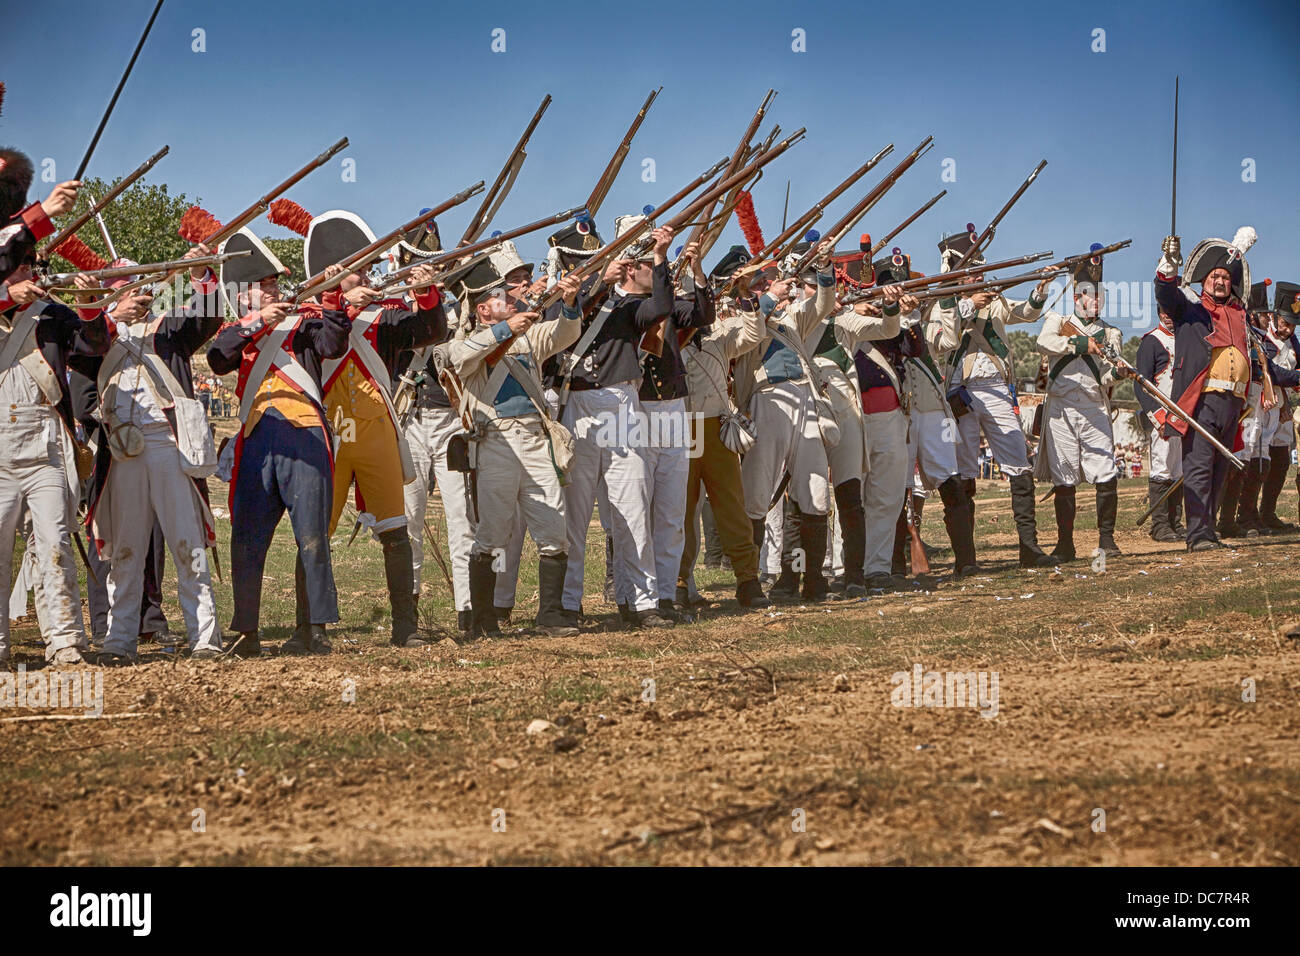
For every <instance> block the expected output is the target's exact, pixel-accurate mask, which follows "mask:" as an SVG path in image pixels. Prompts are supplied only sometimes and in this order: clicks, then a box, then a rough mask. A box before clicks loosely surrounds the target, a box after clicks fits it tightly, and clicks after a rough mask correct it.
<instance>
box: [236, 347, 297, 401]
mask: <svg viewBox="0 0 1300 956" xmlns="http://www.w3.org/2000/svg"><path fill="white" fill-rule="evenodd" d="M294 324H295V326H296V325H297V323H294ZM292 331H293V328H290V327H286V326H285V325H283V324H282V325H280V327H279V328H277V329H275V330H273V331H272V332H271V333H270V334H269V335H267V337H266V339H265V341H263V342H262V347H261V348H260V349H259V350H258V353H257V361H255V362H254V363H253V367H252V368H251V369H250V370H249V372H248V378H247V379H245V380H244V393H243V394H242V395H240V396H239V423H240V424H241V425H242V424H244V423H245V422H247V421H248V413H249V412H251V411H252V410H253V398H254V396H256V395H257V392H258V390H259V389H260V388H261V387H262V382H264V381H265V380H266V373H267V372H269V371H270V370H271V363H272V362H274V361H275V358H276V355H277V354H278V353H279V352H280V351H281V350H283V348H284V343H285V340H286V339H288V338H289V333H290V332H292Z"/></svg>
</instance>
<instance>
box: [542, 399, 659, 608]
mask: <svg viewBox="0 0 1300 956" xmlns="http://www.w3.org/2000/svg"><path fill="white" fill-rule="evenodd" d="M637 390H638V383H636V382H624V383H620V384H616V385H611V386H608V387H606V388H595V389H587V390H584V391H579V392H571V393H570V395H569V403H568V405H567V406H566V407H565V409H564V418H563V424H564V425H565V426H566V427H567V428H568V429H569V430H570V431H571V432H573V438H574V456H573V467H572V470H571V471H570V473H569V484H568V485H567V486H566V487H565V489H564V506H565V515H566V520H567V523H568V553H569V563H568V571H567V573H566V574H565V577H564V606H565V608H567V609H568V610H570V611H576V610H578V608H579V606H580V605H581V604H582V590H583V582H584V570H585V563H586V562H585V559H586V554H587V528H588V527H589V526H590V524H591V514H592V509H593V508H594V507H595V504H596V486H597V485H598V484H599V483H600V482H601V481H602V480H603V482H604V484H605V489H606V492H607V494H608V496H609V505H610V508H609V514H608V520H609V523H610V535H611V537H612V538H613V544H614V560H615V562H616V563H617V564H616V567H617V566H621V567H622V569H623V571H624V573H625V580H626V582H627V586H628V588H629V589H630V590H631V592H632V593H631V595H630V603H631V605H632V607H633V609H634V610H637V611H645V610H649V609H651V608H654V607H657V606H658V591H659V589H658V587H657V585H656V583H655V555H654V541H653V539H652V538H651V535H650V524H649V514H650V486H649V480H648V478H647V474H646V460H645V449H644V448H643V447H630V445H631V444H634V443H632V442H629V444H627V445H625V444H621V441H622V437H621V436H630V435H631V434H632V430H633V429H635V428H637V425H636V424H634V423H635V422H640V421H644V414H643V412H642V410H641V400H640V398H638V396H637ZM635 444H643V442H636V443H635ZM683 510H684V509H683ZM679 560H680V557H679ZM672 574H673V583H674V586H675V585H676V578H677V569H676V568H674V569H673V572H672ZM615 576H616V578H617V577H618V573H617V570H616V574H615Z"/></svg>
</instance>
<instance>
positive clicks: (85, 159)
mask: <svg viewBox="0 0 1300 956" xmlns="http://www.w3.org/2000/svg"><path fill="white" fill-rule="evenodd" d="M162 5H163V0H158V5H157V6H155V7H154V8H153V13H152V14H150V16H149V22H148V23H146V24H145V27H144V33H142V34H140V42H139V43H137V44H136V45H135V52H134V53H132V54H131V59H130V60H129V61H127V64H126V72H124V73H123V74H122V79H120V80H118V81H117V89H115V90H114V91H113V98H112V99H111V100H109V101H108V109H106V110H104V115H103V116H102V117H101V118H100V120H99V126H98V127H96V129H95V135H94V136H92V137H91V138H90V145H89V146H87V147H86V154H85V155H84V156H82V157H81V165H80V166H78V167H77V172H76V174H75V175H74V176H73V177H72V178H73V179H74V180H79V179H81V177H82V174H83V173H85V171H86V167H87V166H88V165H90V157H91V155H92V154H93V153H94V152H95V147H96V146H97V145H99V137H100V136H101V135H103V132H104V127H105V126H107V125H108V118H109V116H111V115H112V113H113V107H115V106H116V105H117V98H118V97H119V96H121V95H122V88H123V87H125V86H126V80H127V77H129V76H130V75H131V70H132V69H134V68H135V61H136V59H137V58H138V57H139V56H140V51H141V50H142V49H144V41H145V40H147V39H148V38H149V31H150V30H152V29H153V22H154V21H155V20H157V19H158V11H159V10H161V9H162ZM64 238H67V237H66V236H65V237H64ZM50 248H53V246H51V247H50Z"/></svg>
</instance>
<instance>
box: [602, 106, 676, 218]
mask: <svg viewBox="0 0 1300 956" xmlns="http://www.w3.org/2000/svg"><path fill="white" fill-rule="evenodd" d="M661 90H663V87H662V86H661V87H659V89H657V90H651V91H650V95H649V96H647V97H646V98H645V103H643V104H642V105H641V109H640V110H638V111H637V114H636V118H635V119H634V120H632V125H631V126H629V127H628V130H627V134H626V135H625V136H624V137H623V141H622V142H621V143H619V144H618V149H616V150H614V155H613V157H611V158H610V161H609V165H608V166H606V167H605V171H604V172H603V173H601V174H600V179H598V180H596V188H595V189H593V190H592V191H591V195H590V196H589V197H588V198H587V202H586V204H585V205H586V207H587V213H588V215H590V216H591V217H592V219H595V218H596V212H597V210H599V209H600V204H601V203H603V202H604V201H605V197H606V196H607V195H608V194H609V190H610V187H612V186H613V185H614V179H615V178H616V177H617V176H618V171H619V170H620V169H622V168H623V160H625V159H627V154H628V150H630V149H631V148H632V138H633V137H634V136H636V131H637V130H639V129H640V128H641V123H642V122H643V121H644V120H645V114H646V113H647V112H648V111H649V110H650V104H652V103H653V102H654V101H655V97H656V96H658V95H659V93H660V91H661Z"/></svg>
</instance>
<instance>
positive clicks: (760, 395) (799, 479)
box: [740, 382, 831, 518]
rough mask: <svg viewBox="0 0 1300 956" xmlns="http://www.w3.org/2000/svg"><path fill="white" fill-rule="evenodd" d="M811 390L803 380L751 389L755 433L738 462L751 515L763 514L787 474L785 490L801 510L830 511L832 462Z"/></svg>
mask: <svg viewBox="0 0 1300 956" xmlns="http://www.w3.org/2000/svg"><path fill="white" fill-rule="evenodd" d="M809 389H810V386H809V385H808V384H807V383H806V382H803V383H796V382H781V383H779V384H777V385H771V386H768V387H766V388H763V389H760V390H759V391H757V392H755V393H754V397H753V400H752V402H751V404H750V410H751V417H752V418H753V419H754V426H755V427H756V428H757V430H758V437H757V439H756V440H755V442H754V447H753V448H751V449H750V451H749V453H748V454H747V455H745V459H744V461H742V462H741V465H740V474H741V480H742V482H743V483H744V485H745V513H746V514H747V515H749V517H750V518H762V517H764V516H765V515H766V514H767V512H768V509H769V508H770V507H771V506H772V498H773V496H774V495H775V494H776V490H777V488H779V487H780V486H781V478H782V476H784V475H785V474H786V473H787V472H788V473H789V475H790V484H789V488H788V493H789V495H790V497H792V498H793V499H794V502H795V504H797V505H798V506H799V510H800V511H802V512H803V513H804V514H813V515H824V514H826V513H827V512H829V511H830V506H831V502H830V499H831V495H830V480H829V478H828V474H829V472H830V464H829V462H828V461H827V458H826V446H825V445H824V444H822V438H821V432H820V431H819V430H818V428H817V411H816V408H815V407H814V405H813V399H812V392H811V391H810V390H809Z"/></svg>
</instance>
